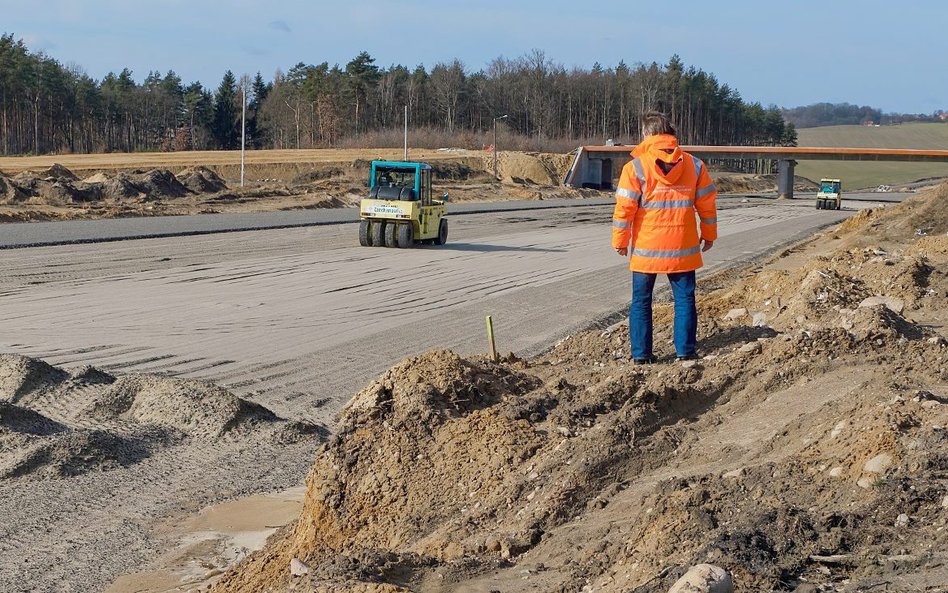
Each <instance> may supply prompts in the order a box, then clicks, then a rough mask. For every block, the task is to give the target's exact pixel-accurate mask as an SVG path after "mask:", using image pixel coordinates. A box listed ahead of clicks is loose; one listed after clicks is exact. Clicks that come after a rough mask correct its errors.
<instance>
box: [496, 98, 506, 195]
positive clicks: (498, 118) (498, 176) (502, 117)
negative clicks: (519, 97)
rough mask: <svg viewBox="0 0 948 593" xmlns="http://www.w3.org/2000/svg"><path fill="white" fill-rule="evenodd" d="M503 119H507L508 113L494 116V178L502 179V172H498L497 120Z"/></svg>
mask: <svg viewBox="0 0 948 593" xmlns="http://www.w3.org/2000/svg"><path fill="white" fill-rule="evenodd" d="M502 119H507V114H506V113H505V114H503V115H501V116H500V117H495V118H494V179H500V173H499V172H498V170H499V169H498V165H497V122H498V121H500V120H502Z"/></svg>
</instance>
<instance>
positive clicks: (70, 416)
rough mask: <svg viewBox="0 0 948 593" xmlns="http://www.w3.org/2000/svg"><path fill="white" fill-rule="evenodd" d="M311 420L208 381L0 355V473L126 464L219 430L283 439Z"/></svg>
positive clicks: (65, 472)
mask: <svg viewBox="0 0 948 593" xmlns="http://www.w3.org/2000/svg"><path fill="white" fill-rule="evenodd" d="M319 432H320V429H319V428H318V427H316V426H314V425H311V424H308V423H304V422H295V421H294V422H291V421H286V420H283V419H281V418H279V417H278V416H277V415H276V414H274V413H273V412H272V411H270V410H268V409H267V408H265V407H263V406H260V405H259V404H256V403H253V402H250V401H248V400H245V399H243V398H240V397H237V396H235V395H233V394H232V393H230V392H229V391H227V390H225V389H223V388H220V387H217V386H215V385H213V384H210V383H205V382H200V381H190V380H184V379H174V378H170V377H162V376H156V375H129V376H124V377H118V378H116V377H114V376H112V375H110V374H108V373H105V372H103V371H100V370H98V369H94V368H91V367H84V368H80V369H76V370H74V371H72V372H69V371H66V370H64V369H61V368H58V367H54V366H51V365H49V364H47V363H45V362H43V361H40V360H36V359H33V358H28V357H24V356H17V355H10V354H4V355H0V443H2V447H0V477H3V478H13V477H23V476H30V477H33V478H37V477H45V478H49V477H66V476H70V475H75V474H79V473H83V472H86V471H92V470H107V469H111V468H114V467H118V466H124V465H129V464H131V463H136V462H138V461H140V460H141V459H143V458H144V457H147V456H148V455H149V454H150V453H151V452H152V451H154V450H155V449H156V448H163V447H171V446H177V445H178V444H182V443H186V442H187V443H193V442H200V443H207V444H211V445H213V444H214V443H218V442H221V440H222V439H227V440H230V441H234V440H238V441H240V442H246V443H247V444H248V445H250V444H252V443H255V442H256V443H260V442H262V441H266V442H270V443H280V444H287V443H292V442H297V441H299V440H300V439H306V438H313V436H314V435H317V434H318V433H319Z"/></svg>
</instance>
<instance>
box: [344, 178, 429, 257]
mask: <svg viewBox="0 0 948 593" xmlns="http://www.w3.org/2000/svg"><path fill="white" fill-rule="evenodd" d="M432 176H433V171H432V169H431V165H427V164H425V163H411V162H392V161H372V169H371V172H370V173H369V195H368V197H367V198H364V199H363V200H362V203H361V204H360V206H359V215H360V217H361V219H362V220H361V222H360V224H359V244H360V245H362V246H363V247H372V246H374V247H402V248H404V247H411V246H412V245H414V244H415V243H428V244H434V245H444V244H445V242H447V240H448V220H447V218H446V215H447V213H448V208H447V201H448V194H447V193H445V194H444V195H443V196H442V197H441V199H440V200H436V199H434V195H433V193H432V189H431V182H432Z"/></svg>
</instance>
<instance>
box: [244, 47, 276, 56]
mask: <svg viewBox="0 0 948 593" xmlns="http://www.w3.org/2000/svg"><path fill="white" fill-rule="evenodd" d="M240 51H242V52H244V53H245V54H247V55H249V56H267V55H270V52H268V51H267V50H265V49H261V48H259V47H254V46H253V45H241V46H240Z"/></svg>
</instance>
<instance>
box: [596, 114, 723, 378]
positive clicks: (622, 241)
mask: <svg viewBox="0 0 948 593" xmlns="http://www.w3.org/2000/svg"><path fill="white" fill-rule="evenodd" d="M642 137H643V140H642V142H641V144H639V145H638V146H636V147H635V150H634V151H633V152H632V161H631V162H629V163H628V164H626V165H625V167H624V168H623V169H622V175H621V176H620V177H619V188H618V190H617V191H616V206H615V212H614V213H613V216H612V247H613V248H615V250H616V253H618V254H619V255H621V256H627V255H629V249H630V247H631V250H632V256H631V257H630V259H629V267H630V268H631V269H632V302H631V304H630V305H629V340H630V342H631V350H632V360H633V361H634V362H635V363H637V364H649V363H652V362H655V357H654V356H653V354H652V291H653V289H654V287H655V278H656V276H657V275H658V274H667V275H668V280H669V282H670V284H671V288H672V296H673V297H674V299H675V327H674V341H675V350H676V352H677V355H678V359H679V360H693V359H696V358H697V352H696V350H695V348H696V342H697V333H698V311H697V308H696V306H695V270H697V269H698V268H700V267H701V266H702V265H703V262H702V259H701V253H702V252H705V251H707V250H709V249H711V246H712V245H713V244H714V241H715V240H717V238H718V225H717V207H716V206H715V200H716V199H717V195H718V194H717V190H716V189H715V187H714V182H713V181H712V180H711V176H710V175H709V174H708V168H707V167H706V166H705V164H704V163H703V162H702V161H701V160H700V159H698V158H697V157H694V156H692V155H690V154H688V153H687V152H684V151H683V150H682V149H681V147H680V146H679V145H678V140H677V139H676V137H675V128H674V126H672V124H671V122H670V121H669V119H668V117H666V116H665V115H664V114H661V113H654V112H653V113H648V114H646V115H645V117H644V118H643V120H642ZM696 212H697V217H698V221H696V220H695V214H696ZM699 221H700V224H699Z"/></svg>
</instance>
